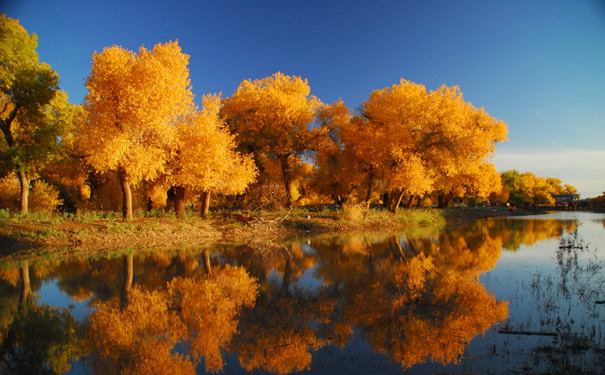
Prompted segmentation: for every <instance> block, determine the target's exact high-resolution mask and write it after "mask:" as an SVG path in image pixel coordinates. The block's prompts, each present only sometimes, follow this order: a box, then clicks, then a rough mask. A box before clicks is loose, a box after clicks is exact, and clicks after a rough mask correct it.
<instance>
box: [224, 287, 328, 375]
mask: <svg viewBox="0 0 605 375" xmlns="http://www.w3.org/2000/svg"><path fill="white" fill-rule="evenodd" d="M322 315H323V316H324V317H325V314H322V311H321V309H320V303H319V302H318V301H316V300H310V301H305V300H304V299H299V298H291V297H286V296H283V294H282V293H279V291H275V292H274V293H273V294H272V295H270V294H269V295H268V294H265V295H263V297H262V298H261V299H260V300H259V301H257V306H256V308H255V309H254V311H252V312H249V313H248V314H245V315H244V317H243V319H242V322H241V325H242V329H241V330H240V333H239V334H238V335H237V337H236V338H235V340H234V346H233V349H234V350H235V352H236V353H237V354H238V357H239V360H240V364H241V365H242V366H243V367H244V368H245V369H246V370H247V371H258V370H261V371H268V372H273V373H278V374H289V373H291V372H296V371H303V370H305V369H308V368H309V366H310V365H311V353H312V351H314V350H317V349H318V348H320V347H321V346H323V345H324V342H323V340H321V339H320V338H319V337H317V332H316V331H315V330H314V329H313V328H312V327H311V325H310V322H311V321H312V320H313V319H314V318H319V317H321V316H322ZM318 320H321V319H318Z"/></svg>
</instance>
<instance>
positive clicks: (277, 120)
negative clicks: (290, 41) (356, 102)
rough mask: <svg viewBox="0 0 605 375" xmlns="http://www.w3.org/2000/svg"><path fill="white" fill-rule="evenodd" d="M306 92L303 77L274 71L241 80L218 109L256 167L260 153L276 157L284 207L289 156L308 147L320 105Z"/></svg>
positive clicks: (289, 203) (289, 197)
mask: <svg viewBox="0 0 605 375" xmlns="http://www.w3.org/2000/svg"><path fill="white" fill-rule="evenodd" d="M310 92H311V89H310V87H309V84H308V82H307V80H303V79H302V78H300V77H296V76H287V75H284V74H282V73H279V72H278V73H275V74H274V75H272V76H271V77H266V78H263V79H260V80H254V81H252V80H245V81H243V82H242V83H240V85H239V87H238V88H237V90H236V91H235V93H234V94H233V96H232V97H230V98H227V99H225V101H224V105H223V108H222V110H221V116H222V117H223V118H224V119H225V121H226V122H227V124H228V126H229V128H230V129H231V131H232V132H233V134H235V135H236V141H237V143H238V144H239V145H240V149H241V150H245V151H246V152H253V153H254V154H255V161H256V163H257V166H258V169H259V170H260V171H263V169H264V168H263V166H262V165H259V164H260V163H259V161H260V160H262V157H263V156H267V157H268V158H271V159H275V160H278V161H279V164H280V166H281V177H282V181H283V184H284V188H285V191H286V204H287V206H288V207H290V206H292V193H291V183H292V178H293V170H292V169H293V168H292V158H294V157H296V156H301V155H302V154H303V152H304V151H305V150H308V149H309V148H311V140H312V138H313V132H312V131H311V129H310V127H309V125H310V124H311V123H312V122H313V121H314V119H315V115H316V111H317V109H318V108H320V106H321V102H320V100H319V99H317V98H316V97H315V96H312V95H310Z"/></svg>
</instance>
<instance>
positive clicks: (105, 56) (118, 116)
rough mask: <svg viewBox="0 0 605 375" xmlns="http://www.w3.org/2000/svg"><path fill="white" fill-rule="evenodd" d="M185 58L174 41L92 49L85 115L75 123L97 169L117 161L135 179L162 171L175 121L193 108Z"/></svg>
mask: <svg viewBox="0 0 605 375" xmlns="http://www.w3.org/2000/svg"><path fill="white" fill-rule="evenodd" d="M187 63H188V56H186V55H184V54H183V53H182V52H181V49H180V47H179V46H178V44H177V43H176V42H170V43H166V44H158V45H156V46H155V47H154V49H153V50H151V51H148V50H146V49H145V48H141V49H140V50H139V53H138V54H135V53H133V52H132V51H128V50H125V49H123V48H122V47H117V46H114V47H110V48H106V49H104V50H103V52H100V53H95V54H94V55H93V64H92V71H91V74H90V75H89V77H88V79H87V81H86V87H87V88H88V90H89V94H88V95H87V96H86V98H85V108H86V110H87V113H88V120H87V121H86V122H83V123H81V124H80V129H79V136H80V137H79V146H80V149H81V150H82V151H83V153H84V154H85V155H88V157H87V161H88V163H90V164H91V165H92V166H93V167H94V168H95V169H96V170H98V171H100V172H105V171H108V170H115V169H117V167H118V166H122V167H123V168H124V169H125V170H126V171H127V173H128V175H129V178H130V180H131V181H132V182H135V183H136V182H137V181H139V180H140V179H143V178H144V179H153V178H155V177H156V176H157V174H158V173H160V172H161V171H162V169H163V165H164V163H165V161H166V159H167V157H168V156H169V153H168V152H167V149H169V147H170V146H171V145H172V144H173V143H174V140H175V134H174V131H175V126H176V124H177V123H178V122H179V121H180V119H181V118H182V116H185V115H187V114H188V113H189V112H191V111H192V110H193V108H194V106H193V94H192V93H191V90H190V87H189V71H188V69H187Z"/></svg>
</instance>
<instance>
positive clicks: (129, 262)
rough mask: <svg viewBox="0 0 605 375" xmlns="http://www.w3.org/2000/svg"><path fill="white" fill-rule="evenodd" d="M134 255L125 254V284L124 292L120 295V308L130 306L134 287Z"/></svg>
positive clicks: (123, 286)
mask: <svg viewBox="0 0 605 375" xmlns="http://www.w3.org/2000/svg"><path fill="white" fill-rule="evenodd" d="M133 258H134V257H133V255H132V254H129V255H125V256H124V284H123V285H122V293H121V295H120V308H121V309H124V308H126V306H128V302H129V300H130V290H131V289H132V279H133V275H134V259H133Z"/></svg>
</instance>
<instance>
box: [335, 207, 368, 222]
mask: <svg viewBox="0 0 605 375" xmlns="http://www.w3.org/2000/svg"><path fill="white" fill-rule="evenodd" d="M366 211H367V209H366V208H365V207H364V206H362V205H358V204H353V205H343V206H342V211H341V212H340V218H341V219H342V220H346V221H352V222H357V221H361V220H363V219H364V218H365V215H366Z"/></svg>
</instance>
